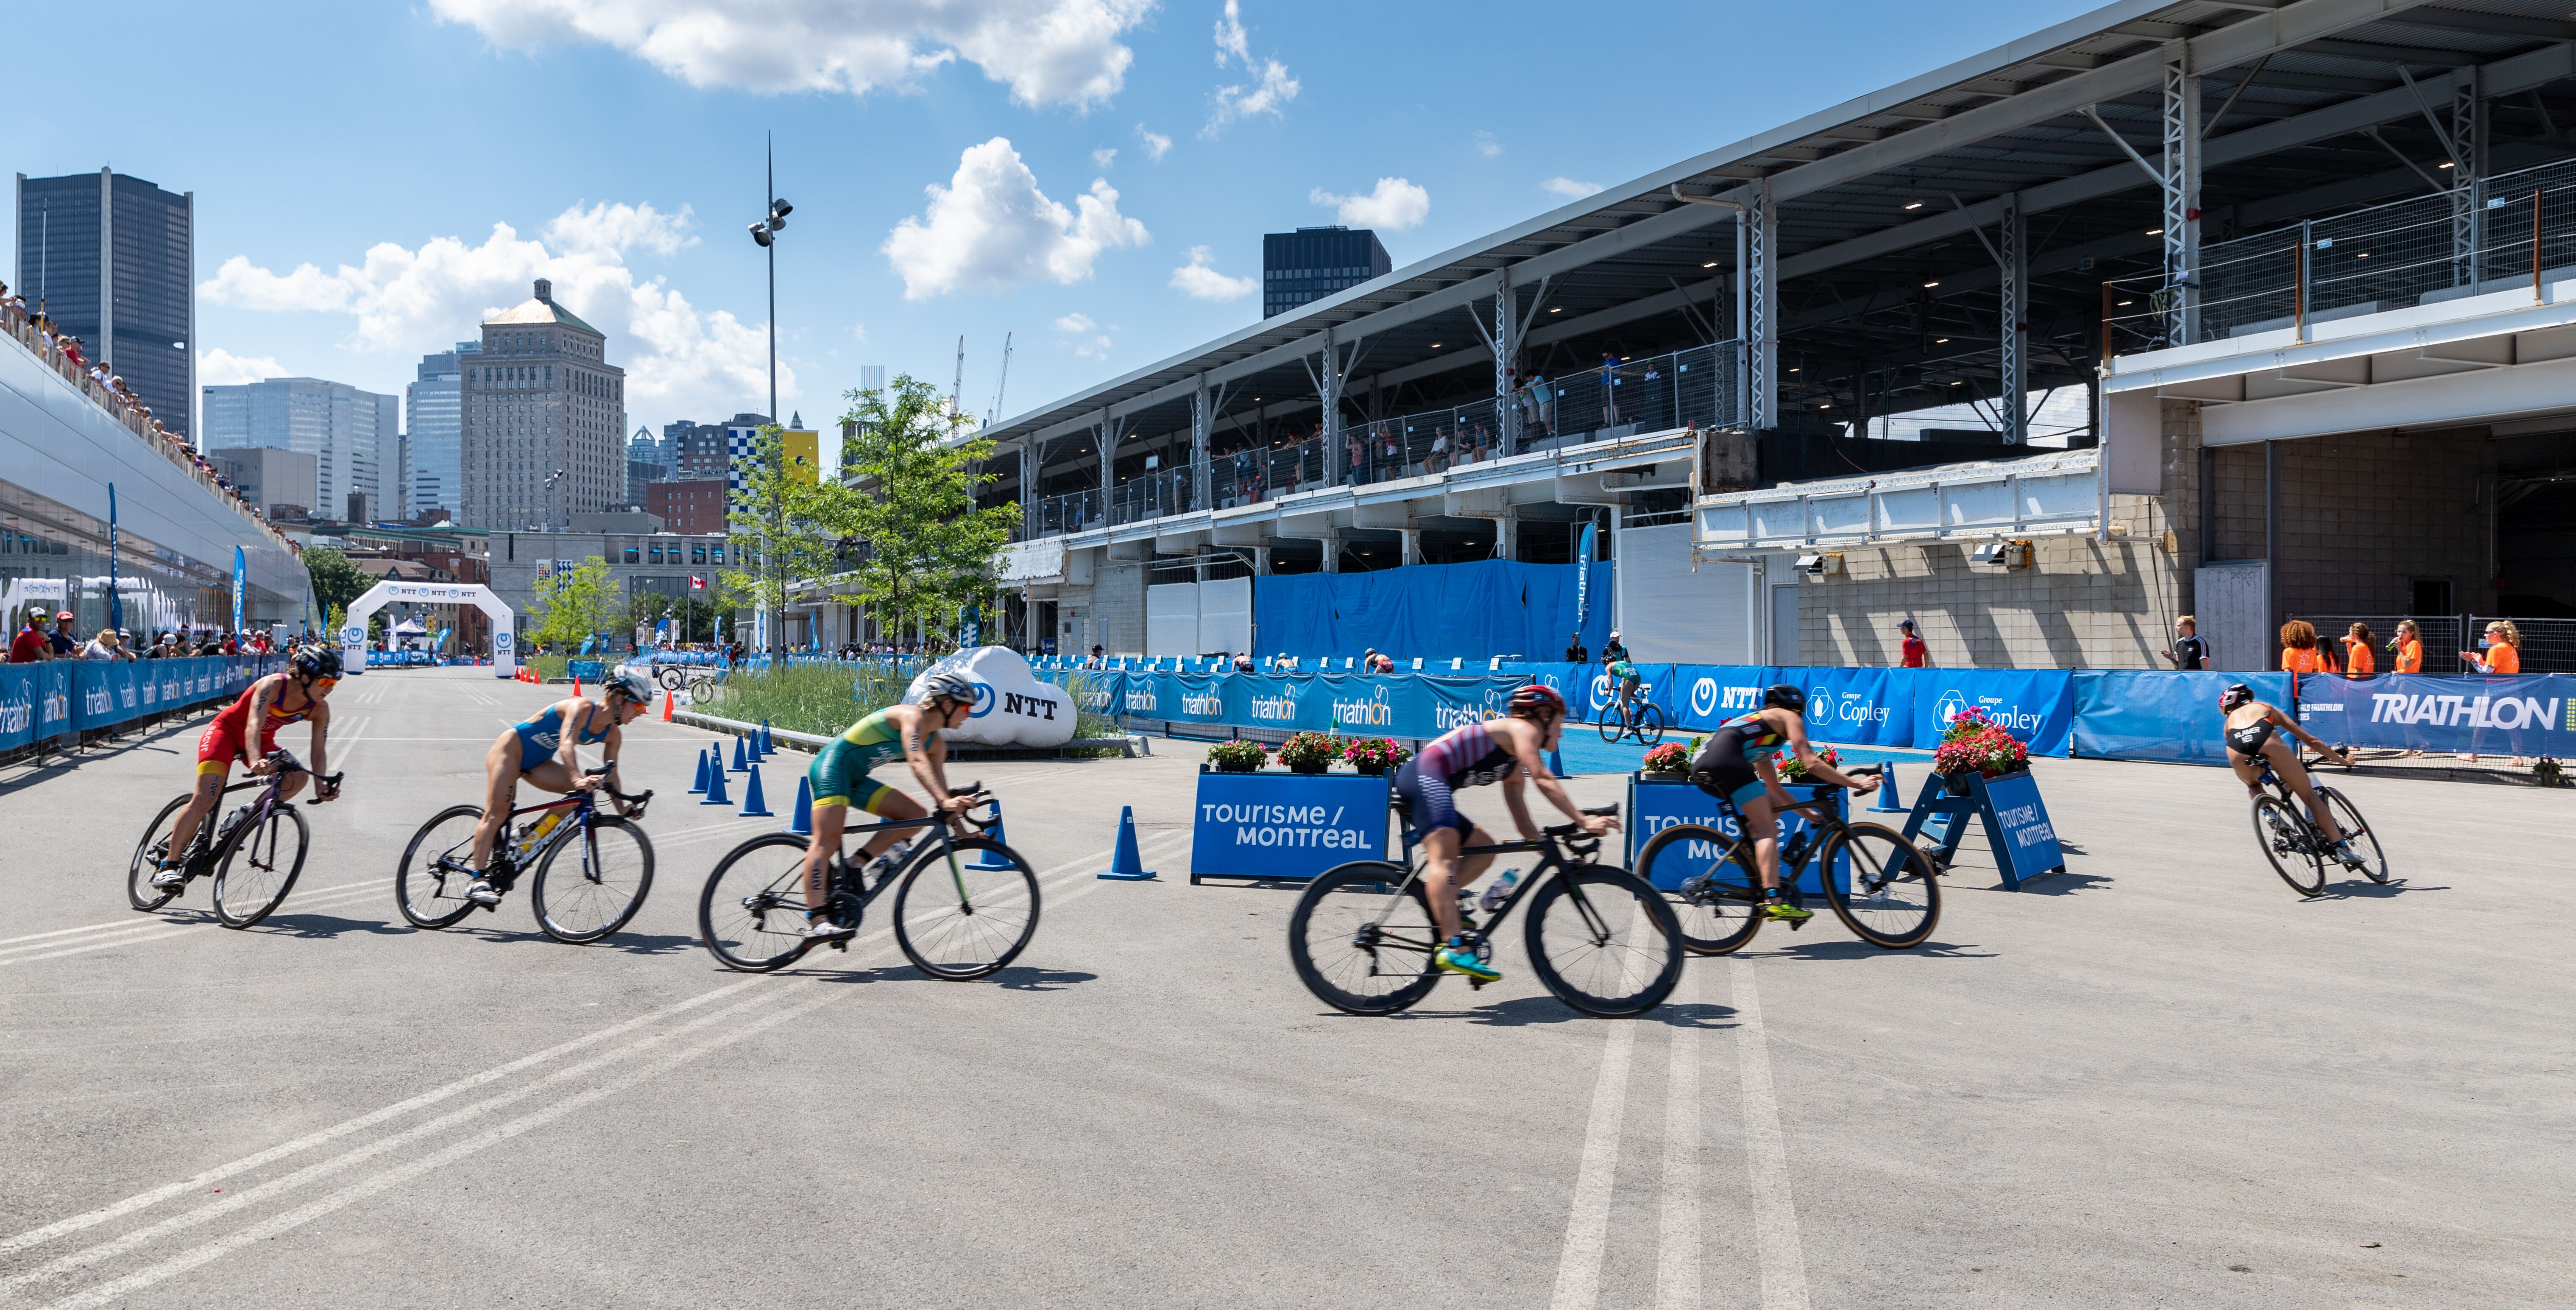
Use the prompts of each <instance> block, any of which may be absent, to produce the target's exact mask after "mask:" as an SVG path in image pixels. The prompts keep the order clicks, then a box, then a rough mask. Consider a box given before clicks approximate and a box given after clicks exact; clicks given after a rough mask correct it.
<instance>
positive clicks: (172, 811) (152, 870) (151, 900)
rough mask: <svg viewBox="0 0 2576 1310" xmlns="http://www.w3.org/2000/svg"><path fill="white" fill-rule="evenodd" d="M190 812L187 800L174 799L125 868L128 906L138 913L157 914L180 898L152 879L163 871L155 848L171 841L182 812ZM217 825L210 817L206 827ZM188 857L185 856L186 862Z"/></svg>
mask: <svg viewBox="0 0 2576 1310" xmlns="http://www.w3.org/2000/svg"><path fill="white" fill-rule="evenodd" d="M186 808H188V798H187V797H185V796H179V797H175V798H173V799H172V800H171V802H170V803H169V804H167V805H164V806H162V807H161V812H160V813H159V814H156V815H154V816H152V822H151V823H150V824H149V825H148V826H146V827H145V828H144V829H143V840H141V841H139V842H136V843H134V859H133V861H132V862H131V863H129V864H128V865H127V866H126V868H125V903H126V904H128V905H131V906H133V907H134V908H136V909H138V910H157V909H160V908H161V907H162V906H164V905H167V904H169V903H170V898H171V897H173V896H176V895H178V894H179V889H178V888H176V887H155V886H153V885H152V875H154V874H156V873H159V872H160V871H161V870H160V869H159V868H158V867H156V866H155V865H154V863H153V856H152V848H153V847H155V846H157V845H160V844H161V843H164V842H167V841H169V840H170V825H172V824H174V823H177V822H178V821H179V811H181V810H184V809H186ZM214 821H215V816H214V815H213V814H212V813H208V814H207V815H206V823H213V822H214ZM197 826H198V828H199V829H201V830H202V829H203V828H204V827H205V824H203V823H201V824H199V825H197ZM185 854H186V853H185V852H181V855H182V857H183V858H184V857H185Z"/></svg>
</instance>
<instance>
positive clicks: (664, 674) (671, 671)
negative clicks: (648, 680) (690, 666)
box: [653, 664, 681, 691]
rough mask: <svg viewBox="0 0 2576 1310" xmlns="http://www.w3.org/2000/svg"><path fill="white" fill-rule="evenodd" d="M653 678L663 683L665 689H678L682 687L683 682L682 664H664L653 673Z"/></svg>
mask: <svg viewBox="0 0 2576 1310" xmlns="http://www.w3.org/2000/svg"><path fill="white" fill-rule="evenodd" d="M653 680H654V681H655V682H658V683H661V684H662V689H663V690H664V691H678V690H679V689H680V682H681V673H680V666H679V665H677V664H665V665H663V666H662V669H661V671H660V672H658V673H656V674H654V675H653Z"/></svg>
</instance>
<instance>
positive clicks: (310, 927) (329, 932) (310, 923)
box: [243, 914, 411, 937]
mask: <svg viewBox="0 0 2576 1310" xmlns="http://www.w3.org/2000/svg"><path fill="white" fill-rule="evenodd" d="M243 931H245V932H254V933H265V932H280V933H281V935H284V936H290V937H342V936H346V935H348V934H350V933H353V932H359V933H370V934H373V935H376V936H381V937H399V936H402V935H404V934H406V933H408V932H410V931H411V925H409V924H397V923H388V922H386V921H384V920H382V919H378V920H375V921H373V922H369V921H366V920H363V919H343V918H340V917H339V916H337V915H330V914H272V915H270V916H268V917H267V918H265V919H262V920H260V921H259V922H258V923H256V924H254V925H252V926H251V927H249V928H246V929H244V930H243Z"/></svg>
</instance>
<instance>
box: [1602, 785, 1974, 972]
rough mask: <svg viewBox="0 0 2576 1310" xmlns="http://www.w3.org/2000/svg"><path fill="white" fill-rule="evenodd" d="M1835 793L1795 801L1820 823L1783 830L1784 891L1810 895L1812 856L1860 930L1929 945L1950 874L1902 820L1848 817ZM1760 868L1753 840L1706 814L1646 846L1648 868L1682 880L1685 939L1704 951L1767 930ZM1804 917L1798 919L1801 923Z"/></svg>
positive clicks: (1678, 893)
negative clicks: (1838, 809) (1832, 799)
mask: <svg viewBox="0 0 2576 1310" xmlns="http://www.w3.org/2000/svg"><path fill="white" fill-rule="evenodd" d="M1846 772H1849V773H1852V774H1855V775H1858V774H1864V773H1872V772H1876V770H1875V769H1851V770H1847V771H1846ZM1827 799H1828V798H1827V797H1825V796H1822V795H1820V796H1817V797H1815V798H1814V799H1812V800H1808V801H1805V802H1801V803H1800V804H1797V805H1794V806H1789V807H1786V808H1787V809H1791V810H1795V811H1797V812H1798V813H1799V814H1802V815H1804V816H1806V817H1807V819H1808V821H1809V822H1810V823H1811V824H1812V825H1813V826H1812V827H1809V828H1804V829H1801V830H1799V831H1798V832H1795V833H1792V834H1790V835H1789V836H1787V837H1785V838H1783V839H1781V842H1780V887H1781V897H1782V899H1784V900H1786V901H1788V902H1789V903H1790V904H1791V905H1798V904H1801V903H1803V902H1804V900H1805V899H1806V898H1805V895H1804V893H1802V892H1800V891H1799V889H1798V884H1799V881H1800V879H1801V876H1802V875H1803V874H1804V872H1805V870H1806V869H1807V867H1808V866H1809V865H1810V864H1813V865H1814V866H1815V867H1816V868H1817V869H1818V870H1819V875H1818V882H1819V884H1820V885H1821V886H1822V887H1823V888H1824V894H1825V903H1826V904H1828V905H1831V906H1832V907H1833V910H1834V917H1835V918H1838V919H1840V920H1842V921H1843V926H1844V927H1846V928H1849V929H1851V930H1852V935H1853V936H1856V937H1858V938H1860V939H1861V940H1862V941H1865V942H1868V943H1869V944H1870V945H1872V946H1878V947H1883V948H1885V949H1888V950H1903V949H1905V948H1907V947H1909V946H1917V945H1920V944H1922V942H1923V940H1924V939H1925V938H1928V937H1930V936H1931V935H1932V927H1933V925H1934V924H1936V923H1939V922H1940V920H1941V883H1940V880H1939V878H1938V877H1937V876H1936V870H1935V868H1934V866H1933V863H1932V860H1931V858H1930V857H1929V856H1926V855H1925V854H1924V853H1923V851H1922V850H1921V849H1920V848H1918V847H1917V846H1915V845H1914V843H1912V842H1910V841H1907V840H1906V839H1905V835H1904V834H1903V833H1900V832H1898V831H1896V830H1895V829H1893V828H1889V827H1886V826H1884V825H1881V824H1876V823H1852V822H1850V821H1848V820H1846V819H1844V818H1842V817H1841V816H1840V815H1837V814H1835V813H1834V812H1833V808H1832V806H1830V805H1828V804H1826V801H1827ZM1717 803H1718V805H1719V806H1720V807H1721V808H1722V809H1723V811H1724V813H1725V815H1726V817H1728V818H1731V819H1733V820H1734V821H1735V827H1736V829H1737V831H1738V832H1741V831H1742V829H1743V827H1744V816H1743V813H1742V812H1741V811H1739V810H1737V809H1736V808H1735V804H1734V802H1732V801H1729V800H1727V799H1726V798H1724V797H1718V798H1717ZM1759 867H1760V866H1759V865H1757V864H1755V863H1754V853H1753V843H1752V842H1750V841H1748V840H1746V839H1745V838H1743V837H1741V836H1732V835H1729V834H1727V833H1725V832H1723V831H1721V830H1719V829H1717V828H1713V827H1710V826H1708V825H1706V824H1698V823H1677V824H1674V825H1673V826H1672V827H1669V828H1666V829H1664V830H1663V831H1662V832H1659V833H1656V834H1655V835H1654V837H1653V838H1651V839H1649V840H1648V841H1647V842H1646V845H1645V848H1644V849H1642V850H1640V851H1638V852H1637V868H1638V870H1639V871H1640V872H1641V873H1643V874H1644V875H1645V876H1646V877H1647V878H1649V879H1651V880H1652V881H1654V882H1655V883H1657V884H1658V885H1668V886H1672V887H1674V889H1675V890H1674V891H1673V892H1672V893H1671V896H1672V899H1673V903H1674V906H1675V911H1674V913H1675V916H1676V917H1677V918H1678V919H1679V920H1680V922H1681V934H1682V945H1683V946H1685V947H1687V948H1689V950H1690V951H1691V952H1692V953H1693V954H1696V955H1725V954H1728V953H1730V952H1733V951H1738V950H1742V949H1743V948H1744V944H1745V943H1747V942H1749V941H1752V940H1753V934H1755V933H1757V932H1760V931H1761V930H1762V902H1763V895H1762V880H1761V878H1760V877H1759V876H1758V875H1757V874H1756V873H1755V872H1754V870H1756V869H1757V868H1759ZM1799 926H1800V923H1799V921H1794V920H1793V921H1791V922H1790V924H1789V927H1790V929H1791V930H1792V931H1795V930H1796V929H1797V928H1798V927H1799Z"/></svg>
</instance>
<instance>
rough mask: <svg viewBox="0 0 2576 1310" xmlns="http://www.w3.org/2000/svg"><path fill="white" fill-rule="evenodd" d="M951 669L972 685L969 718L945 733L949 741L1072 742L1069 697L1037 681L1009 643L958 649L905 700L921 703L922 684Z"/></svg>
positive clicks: (918, 680) (1006, 743)
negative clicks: (972, 699) (971, 707)
mask: <svg viewBox="0 0 2576 1310" xmlns="http://www.w3.org/2000/svg"><path fill="white" fill-rule="evenodd" d="M950 669H954V670H956V671H958V672H961V673H964V674H965V675H966V677H967V678H968V680H970V681H972V682H973V683H974V684H975V690H976V692H977V693H978V695H977V696H976V698H975V713H974V716H973V717H971V718H969V719H967V720H966V723H965V726H963V727H959V728H951V729H949V730H948V732H947V734H946V735H947V737H948V739H949V740H950V741H971V742H975V743H978V744H980V745H985V746H1061V745H1063V744H1065V743H1066V742H1069V741H1071V740H1073V725H1074V709H1073V696H1072V695H1071V694H1070V693H1068V692H1066V691H1065V689H1064V688H1062V687H1059V686H1056V685H1055V684H1054V683H1051V682H1040V681H1038V678H1037V675H1036V674H1034V673H1031V672H1030V671H1029V662H1028V661H1027V660H1025V659H1022V658H1021V657H1020V653H1019V652H1018V651H1015V650H1012V649H1011V648H1010V647H1008V646H978V647H976V648H975V649H973V650H962V651H959V652H957V653H956V654H954V655H951V656H949V657H947V658H946V659H943V660H940V661H939V662H937V663H935V664H933V665H931V666H930V667H929V668H927V669H924V670H922V671H921V676H920V677H918V678H915V679H913V680H912V686H911V687H910V688H909V689H907V690H906V691H905V692H904V693H903V700H904V703H905V704H907V705H913V704H918V703H920V701H921V685H922V684H923V683H924V682H927V681H929V680H930V675H931V674H933V673H938V672H942V671H945V670H950Z"/></svg>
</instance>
